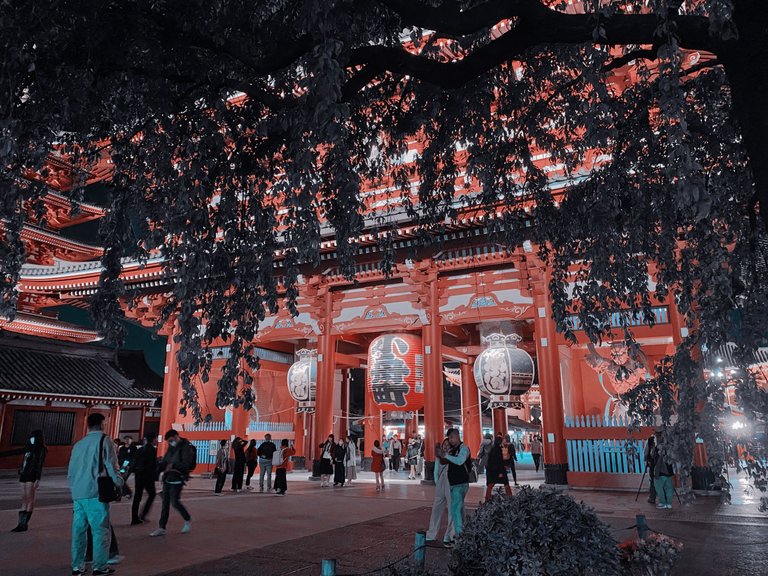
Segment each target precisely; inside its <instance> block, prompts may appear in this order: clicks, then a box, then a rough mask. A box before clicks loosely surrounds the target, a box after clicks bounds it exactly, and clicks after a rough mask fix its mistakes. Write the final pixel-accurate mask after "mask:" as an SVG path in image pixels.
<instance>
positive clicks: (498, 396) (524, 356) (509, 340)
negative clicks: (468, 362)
mask: <svg viewBox="0 0 768 576" xmlns="http://www.w3.org/2000/svg"><path fill="white" fill-rule="evenodd" d="M484 340H485V342H486V343H487V344H488V347H487V348H486V349H485V350H483V351H482V352H481V353H480V355H479V356H478V357H477V360H475V367H474V377H475V384H477V387H478V388H479V389H480V393H481V394H482V395H483V396H486V397H489V398H490V399H491V406H492V407H494V408H507V407H519V406H522V400H521V399H520V396H521V395H522V394H525V393H526V392H527V391H528V389H529V388H530V387H531V385H532V384H533V376H534V373H535V371H536V369H535V367H534V364H533V358H531V356H530V354H528V352H526V351H525V350H522V349H520V348H518V347H517V343H518V342H520V341H521V340H522V338H520V336H518V335H517V334H510V335H508V336H505V335H504V334H491V335H490V336H487V337H485V338H484Z"/></svg>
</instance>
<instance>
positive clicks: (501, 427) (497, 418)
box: [493, 408, 509, 437]
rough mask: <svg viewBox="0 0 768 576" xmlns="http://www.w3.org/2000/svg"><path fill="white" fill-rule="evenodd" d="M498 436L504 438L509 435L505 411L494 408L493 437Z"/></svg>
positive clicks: (504, 409)
mask: <svg viewBox="0 0 768 576" xmlns="http://www.w3.org/2000/svg"><path fill="white" fill-rule="evenodd" d="M499 434H501V435H502V437H503V436H506V435H507V434H509V426H507V409H506V408H494V409H493V435H494V436H498V435H499Z"/></svg>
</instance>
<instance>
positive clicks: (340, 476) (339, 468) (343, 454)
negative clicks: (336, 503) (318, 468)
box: [333, 440, 347, 486]
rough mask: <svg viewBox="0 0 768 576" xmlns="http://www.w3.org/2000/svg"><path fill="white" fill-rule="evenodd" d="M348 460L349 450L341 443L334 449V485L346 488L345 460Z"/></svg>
mask: <svg viewBox="0 0 768 576" xmlns="http://www.w3.org/2000/svg"><path fill="white" fill-rule="evenodd" d="M346 459H347V449H346V448H345V447H344V443H343V442H342V441H341V440H339V443H338V444H336V445H335V446H334V447H333V485H334V486H344V482H346V478H345V472H346V471H345V466H346V465H345V460H346Z"/></svg>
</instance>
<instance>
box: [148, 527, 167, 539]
mask: <svg viewBox="0 0 768 576" xmlns="http://www.w3.org/2000/svg"><path fill="white" fill-rule="evenodd" d="M149 535H150V536H152V537H153V538H154V537H155V536H165V528H157V529H156V530H153V531H152V532H150V533H149Z"/></svg>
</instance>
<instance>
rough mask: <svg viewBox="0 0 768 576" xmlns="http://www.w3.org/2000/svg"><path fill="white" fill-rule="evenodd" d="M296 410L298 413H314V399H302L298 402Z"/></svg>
mask: <svg viewBox="0 0 768 576" xmlns="http://www.w3.org/2000/svg"><path fill="white" fill-rule="evenodd" d="M296 412H298V413H299V414H301V413H304V414H314V412H315V401H314V400H302V401H301V402H299V403H298V407H297V408H296Z"/></svg>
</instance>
